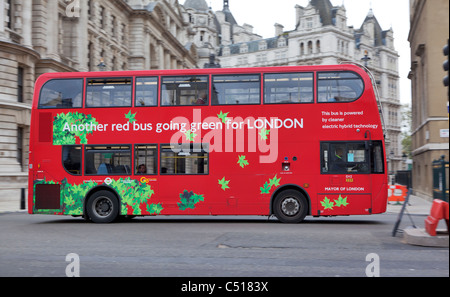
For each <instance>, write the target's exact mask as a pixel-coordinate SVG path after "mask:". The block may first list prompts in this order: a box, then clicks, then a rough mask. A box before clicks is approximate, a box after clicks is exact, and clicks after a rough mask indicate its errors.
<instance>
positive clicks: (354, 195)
mask: <svg viewBox="0 0 450 297" xmlns="http://www.w3.org/2000/svg"><path fill="white" fill-rule="evenodd" d="M370 167H371V166H370V144H369V142H367V141H361V142H322V143H321V176H320V188H319V191H318V197H317V198H318V204H317V206H318V215H320V216H327V215H331V216H334V215H365V214H371V212H372V190H373V189H372V181H371V174H370V172H371V170H370Z"/></svg>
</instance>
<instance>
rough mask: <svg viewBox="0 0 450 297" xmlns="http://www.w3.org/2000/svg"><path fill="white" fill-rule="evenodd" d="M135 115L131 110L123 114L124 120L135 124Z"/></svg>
mask: <svg viewBox="0 0 450 297" xmlns="http://www.w3.org/2000/svg"><path fill="white" fill-rule="evenodd" d="M136 114H137V113H131V110H130V111H129V112H128V113H126V114H125V118H126V119H128V121H129V122H130V123H133V122H136V118H135V116H136Z"/></svg>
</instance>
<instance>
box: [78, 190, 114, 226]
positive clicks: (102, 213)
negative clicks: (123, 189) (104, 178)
mask: <svg viewBox="0 0 450 297" xmlns="http://www.w3.org/2000/svg"><path fill="white" fill-rule="evenodd" d="M86 212H87V215H88V216H89V218H90V219H91V221H92V222H94V223H103V224H107V223H112V222H113V221H114V220H116V219H117V217H118V216H119V201H118V199H117V197H116V195H114V194H113V193H111V192H110V191H105V190H103V191H98V192H95V193H94V194H92V196H90V197H89V199H88V201H87V204H86Z"/></svg>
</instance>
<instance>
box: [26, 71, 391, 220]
mask: <svg viewBox="0 0 450 297" xmlns="http://www.w3.org/2000/svg"><path fill="white" fill-rule="evenodd" d="M384 147H385V146H384V134H383V127H382V121H381V117H380V113H379V107H378V104H377V100H376V95H375V91H374V88H373V84H372V81H371V79H370V76H369V75H368V74H367V73H366V72H365V71H364V70H363V69H361V68H360V67H358V66H355V65H336V66H299V67H274V68H242V69H191V70H167V71H163V70H161V71H125V72H89V73H50V74H45V75H42V76H41V77H39V79H38V80H37V82H36V89H35V95H34V102H33V109H32V118H31V135H30V157H29V160H30V165H29V198H28V205H29V213H30V214H56V215H72V216H83V217H85V218H89V219H91V220H92V221H93V222H100V223H101V222H103V223H108V222H112V221H114V220H115V219H117V218H118V217H120V216H127V217H134V216H156V215H257V216H270V215H275V216H276V217H277V218H278V219H279V220H280V221H282V222H286V223H298V222H301V221H303V220H304V218H305V217H306V216H307V215H310V216H339V215H370V214H378V213H383V212H385V211H386V205H387V174H386V158H385V153H384V152H385V150H384Z"/></svg>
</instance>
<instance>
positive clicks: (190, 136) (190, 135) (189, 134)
mask: <svg viewBox="0 0 450 297" xmlns="http://www.w3.org/2000/svg"><path fill="white" fill-rule="evenodd" d="M185 135H186V139H187V140H189V141H194V139H195V137H197V134H195V133H194V132H191V130H188V131H186V133H185Z"/></svg>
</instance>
